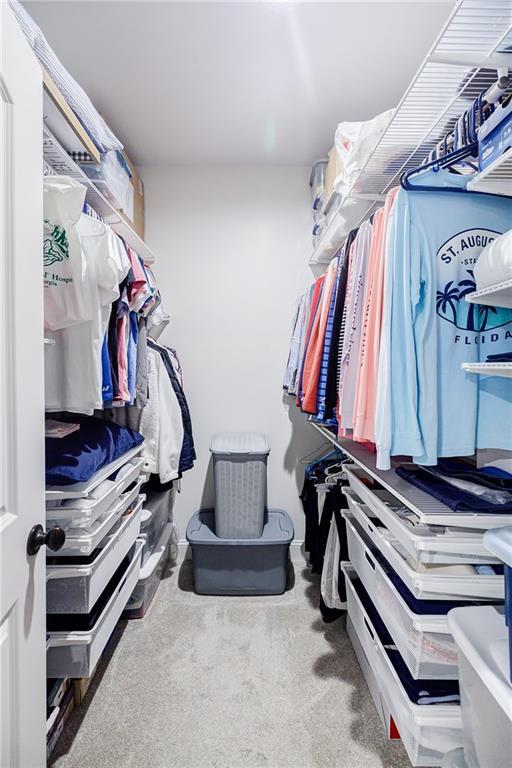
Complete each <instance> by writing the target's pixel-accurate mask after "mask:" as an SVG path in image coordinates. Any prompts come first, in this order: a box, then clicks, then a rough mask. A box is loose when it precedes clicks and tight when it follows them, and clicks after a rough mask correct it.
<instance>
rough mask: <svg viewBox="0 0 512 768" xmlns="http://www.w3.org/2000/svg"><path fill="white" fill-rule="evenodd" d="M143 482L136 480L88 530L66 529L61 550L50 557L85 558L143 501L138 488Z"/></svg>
mask: <svg viewBox="0 0 512 768" xmlns="http://www.w3.org/2000/svg"><path fill="white" fill-rule="evenodd" d="M143 482H144V481H143V480H142V479H140V478H139V479H138V480H137V482H136V483H135V485H133V487H132V488H131V490H129V491H125V492H124V493H123V494H121V496H120V497H119V498H118V499H116V501H115V502H114V503H113V504H112V506H111V507H109V509H108V510H107V511H106V512H105V514H104V515H102V516H101V517H100V518H98V520H95V521H94V523H92V525H90V526H89V527H88V528H66V541H65V542H64V546H63V547H62V549H59V551H58V552H53V553H52V557H55V558H58V559H60V558H62V557H79V556H81V557H87V556H89V555H91V554H92V553H93V552H94V550H95V549H96V548H97V547H99V546H100V545H101V544H102V543H103V541H104V539H105V538H106V537H107V536H108V535H109V533H110V532H111V531H112V529H113V528H114V526H115V525H116V523H117V522H118V521H119V519H120V518H121V517H122V516H123V515H124V514H126V513H127V512H129V511H130V510H133V509H135V507H136V506H137V505H138V504H139V500H140V499H142V500H144V498H145V497H144V495H140V488H141V485H142V483H143Z"/></svg>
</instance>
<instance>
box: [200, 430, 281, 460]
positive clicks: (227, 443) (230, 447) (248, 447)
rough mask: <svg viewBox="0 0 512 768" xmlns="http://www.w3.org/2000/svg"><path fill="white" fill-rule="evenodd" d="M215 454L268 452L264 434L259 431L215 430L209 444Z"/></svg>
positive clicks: (257, 453) (262, 453)
mask: <svg viewBox="0 0 512 768" xmlns="http://www.w3.org/2000/svg"><path fill="white" fill-rule="evenodd" d="M210 451H211V452H212V453H215V454H228V455H233V454H241V455H245V456H247V455H251V454H253V455H259V456H261V455H264V454H268V453H270V446H269V443H268V440H267V438H266V436H265V435H262V434H261V433H260V432H216V433H215V434H214V435H213V437H212V441H211V444H210Z"/></svg>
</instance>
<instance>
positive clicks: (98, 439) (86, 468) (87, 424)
mask: <svg viewBox="0 0 512 768" xmlns="http://www.w3.org/2000/svg"><path fill="white" fill-rule="evenodd" d="M59 419H60V420H61V421H70V422H76V423H78V424H80V429H79V430H77V431H76V432H72V433H71V434H70V435H67V436H66V437H47V438H46V440H45V445H46V485H60V486H66V485H73V484H74V483H85V482H87V481H88V480H90V479H91V477H92V476H93V475H94V473H95V472H97V471H98V470H99V469H101V468H102V467H104V466H106V465H107V464H110V463H111V462H113V461H115V460H116V459H118V458H119V457H120V456H122V455H123V454H124V453H127V452H128V451H130V450H132V449H133V448H135V447H136V446H138V445H140V444H141V443H142V442H143V441H144V438H143V437H142V435H140V434H139V433H138V432H134V431H133V430H132V429H128V428H127V427H122V426H120V425H119V424H115V423H114V422H112V421H105V420H104V419H97V418H95V417H94V416H83V415H81V414H70V415H68V416H65V417H62V416H61V415H59Z"/></svg>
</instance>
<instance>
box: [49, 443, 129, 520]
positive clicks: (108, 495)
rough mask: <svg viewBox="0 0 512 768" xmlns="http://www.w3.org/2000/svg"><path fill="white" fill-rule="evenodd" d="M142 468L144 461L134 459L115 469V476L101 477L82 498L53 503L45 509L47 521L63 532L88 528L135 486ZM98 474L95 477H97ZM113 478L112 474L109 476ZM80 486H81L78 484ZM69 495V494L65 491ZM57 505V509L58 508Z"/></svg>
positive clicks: (60, 500)
mask: <svg viewBox="0 0 512 768" xmlns="http://www.w3.org/2000/svg"><path fill="white" fill-rule="evenodd" d="M143 466H144V459H143V458H137V459H134V460H133V461H128V462H125V463H124V464H123V465H121V466H120V467H118V468H117V470H116V476H115V477H114V478H112V477H111V476H106V477H103V478H102V480H101V482H99V483H98V484H97V485H95V486H94V487H93V488H90V490H89V489H88V488H87V486H86V487H85V488H84V495H83V496H72V497H63V498H61V499H53V500H51V501H50V504H52V505H56V506H50V505H49V504H48V503H47V506H46V520H47V522H49V523H50V524H52V523H53V524H56V525H60V526H61V527H62V528H86V527H87V528H88V527H90V526H91V525H92V524H93V523H94V522H95V521H96V520H98V519H99V518H100V517H103V516H104V515H105V514H106V513H107V512H108V511H109V510H110V509H111V508H112V505H113V504H116V503H117V501H118V500H119V497H120V496H121V495H122V494H123V493H125V491H127V490H128V488H129V487H130V485H131V484H132V483H134V482H136V481H137V480H138V478H139V475H140V473H141V471H142V468H143ZM97 474H98V473H97ZM111 474H112V473H111ZM80 485H81V486H83V485H84V484H83V483H80ZM68 487H69V488H73V487H74V488H76V486H68ZM68 492H69V493H71V491H68ZM57 505H58V506H57Z"/></svg>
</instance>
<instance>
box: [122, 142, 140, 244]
mask: <svg viewBox="0 0 512 768" xmlns="http://www.w3.org/2000/svg"><path fill="white" fill-rule="evenodd" d="M123 155H124V159H125V160H126V162H127V164H128V167H129V169H130V172H131V174H132V186H133V212H132V211H121V212H120V213H121V215H122V217H123V218H124V219H126V221H127V222H128V223H129V224H130V225H131V226H132V227H133V229H134V230H135V232H136V233H137V234H138V236H139V237H140V238H142V240H144V185H143V183H142V179H141V178H140V176H139V174H138V173H137V171H136V170H135V166H134V164H133V163H132V161H131V160H130V158H129V157H128V155H127V154H126V152H125V151H124V150H123Z"/></svg>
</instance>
